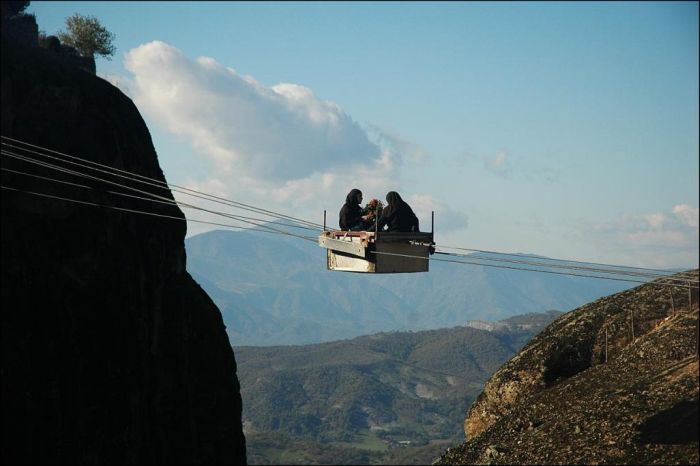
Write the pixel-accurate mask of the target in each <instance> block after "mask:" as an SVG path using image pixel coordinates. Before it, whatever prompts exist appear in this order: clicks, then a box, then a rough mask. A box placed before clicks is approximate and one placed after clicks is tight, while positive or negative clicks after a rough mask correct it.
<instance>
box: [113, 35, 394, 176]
mask: <svg viewBox="0 0 700 466" xmlns="http://www.w3.org/2000/svg"><path fill="white" fill-rule="evenodd" d="M125 66H126V68H127V69H128V70H129V71H130V72H131V73H133V75H134V89H133V93H134V100H135V102H136V104H137V105H138V107H139V108H140V109H141V110H142V111H144V112H145V113H147V114H148V115H149V116H150V117H151V118H152V119H153V120H155V121H156V122H157V123H158V124H159V125H162V126H163V127H165V128H166V129H167V130H168V131H170V132H172V133H175V134H177V135H180V136H185V137H187V138H188V139H190V140H191V142H192V145H193V146H194V147H195V148H196V149H197V150H198V151H200V152H202V153H203V154H205V155H208V156H209V157H211V158H212V159H214V160H215V161H216V163H217V167H218V168H219V169H220V170H225V171H235V172H236V173H242V174H245V175H248V176H255V177H258V178H262V179H274V180H285V179H298V178H303V177H306V176H309V175H310V174H312V173H313V172H316V171H319V172H320V171H323V170H326V169H329V168H337V167H350V166H353V165H355V164H363V163H371V162H373V161H375V160H377V159H378V158H379V157H380V156H381V149H380V147H379V146H378V145H377V144H376V143H373V142H372V141H370V140H369V139H368V137H367V134H366V133H365V131H364V130H362V128H360V126H359V125H358V124H357V123H356V122H355V121H353V120H352V118H350V116H349V115H347V114H346V113H345V112H344V111H343V110H342V109H341V108H340V107H339V106H338V105H337V104H335V103H333V102H329V101H324V100H320V99H318V98H317V97H316V96H315V95H314V94H313V92H312V91H311V90H310V89H308V88H306V87H304V86H300V85H297V84H289V83H282V84H277V85H275V86H272V87H266V86H264V85H262V84H260V83H259V82H257V81H256V80H255V79H254V78H252V77H250V76H241V75H240V74H238V73H237V72H236V71H235V70H234V69H233V68H227V67H225V66H223V65H221V64H219V63H218V62H216V60H214V59H213V58H209V57H199V58H197V59H194V60H191V59H189V58H187V57H186V56H185V55H184V54H183V53H182V52H181V51H180V50H178V49H177V48H175V47H173V46H171V45H168V44H166V43H163V42H159V41H155V42H150V43H148V44H144V45H141V46H139V47H137V48H135V49H133V50H131V51H129V52H128V53H127V54H126V61H125Z"/></svg>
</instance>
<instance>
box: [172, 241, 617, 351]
mask: <svg viewBox="0 0 700 466" xmlns="http://www.w3.org/2000/svg"><path fill="white" fill-rule="evenodd" d="M185 245H186V249H187V256H188V265H187V268H188V271H189V272H190V273H191V274H192V276H193V277H194V278H195V280H197V282H199V284H200V285H201V286H202V287H203V288H204V289H205V290H206V291H207V293H208V294H209V296H211V298H212V299H213V300H214V302H215V303H216V304H217V305H218V306H219V309H220V310H221V313H222V315H223V317H224V322H225V324H226V326H227V329H228V332H229V337H230V339H231V343H232V344H233V345H234V346H244V345H280V344H309V343H318V342H323V341H333V340H340V339H345V338H352V337H355V336H359V335H368V334H372V333H377V332H382V331H403V330H413V331H418V330H426V329H435V328H447V327H453V326H455V325H463V324H464V323H465V322H466V321H468V320H484V321H490V322H493V321H497V320H501V319H505V318H507V317H509V316H512V315H517V314H525V313H528V312H542V311H544V310H547V309H555V310H559V311H568V310H570V309H573V308H575V307H576V306H580V305H582V304H585V303H587V302H590V301H593V300H595V299H597V298H599V297H601V296H606V295H608V294H611V293H614V292H617V291H620V290H622V289H625V288H628V287H629V286H630V285H628V284H625V283H622V282H612V281H606V280H596V279H586V278H580V277H572V276H562V275H550V274H541V273H531V272H521V271H512V270H506V269H498V268H492V267H482V266H475V265H459V264H452V263H445V262H431V264H430V269H431V270H430V272H428V273H417V274H394V275H380V274H353V273H345V272H330V271H328V270H326V258H325V250H324V249H323V248H321V247H319V246H318V245H317V244H316V243H314V242H310V241H304V240H301V239H299V238H294V237H289V236H278V235H272V234H264V233H258V232H234V231H211V232H207V233H203V234H200V235H196V236H193V237H190V238H188V239H186V241H185Z"/></svg>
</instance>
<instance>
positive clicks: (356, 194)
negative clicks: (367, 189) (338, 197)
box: [345, 189, 362, 205]
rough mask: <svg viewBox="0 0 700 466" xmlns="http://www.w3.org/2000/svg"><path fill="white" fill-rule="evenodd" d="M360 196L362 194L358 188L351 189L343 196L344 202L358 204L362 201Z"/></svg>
mask: <svg viewBox="0 0 700 466" xmlns="http://www.w3.org/2000/svg"><path fill="white" fill-rule="evenodd" d="M360 196H362V191H360V190H359V189H353V190H352V191H350V192H349V193H348V195H347V196H346V197H345V202H346V203H347V204H351V205H357V204H359V203H360V202H362V201H361V200H360Z"/></svg>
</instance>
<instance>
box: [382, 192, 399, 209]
mask: <svg viewBox="0 0 700 466" xmlns="http://www.w3.org/2000/svg"><path fill="white" fill-rule="evenodd" d="M386 202H387V203H389V205H391V206H398V205H399V204H403V199H401V196H399V193H397V192H396V191H389V192H388V193H386Z"/></svg>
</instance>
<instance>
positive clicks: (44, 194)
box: [0, 185, 317, 243]
mask: <svg viewBox="0 0 700 466" xmlns="http://www.w3.org/2000/svg"><path fill="white" fill-rule="evenodd" d="M0 188H2V189H6V190H8V191H16V192H20V193H25V194H32V195H35V196H40V197H45V198H49V199H56V200H61V201H66V202H72V203H74V204H82V205H88V206H93V207H102V208H105V209H113V210H118V211H121V212H128V213H134V214H142V215H150V216H153V217H160V218H167V219H172V220H179V221H182V222H188V221H189V222H196V223H203V224H207V225H216V226H220V227H226V228H233V229H237V230H251V231H256V232H262V233H273V234H280V233H277V232H275V231H267V230H259V229H257V228H250V227H242V226H239V225H230V224H226V223H217V222H208V221H204V220H194V219H186V218H184V217H176V216H173V215H164V214H157V213H154V212H146V211H143V210H136V209H127V208H125V207H117V206H109V205H104V204H98V203H96V202H88V201H80V200H77V199H71V198H66V197H61V196H54V195H51V194H46V193H38V192H34V191H26V190H23V189H17V188H12V187H10V186H5V185H0ZM294 236H297V237H299V238H302V239H305V240H307V241H311V242H314V243H315V242H316V241H317V240H316V238H313V237H310V236H299V235H294Z"/></svg>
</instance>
